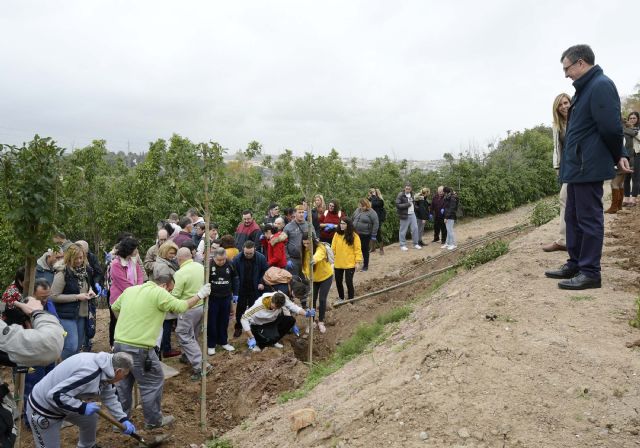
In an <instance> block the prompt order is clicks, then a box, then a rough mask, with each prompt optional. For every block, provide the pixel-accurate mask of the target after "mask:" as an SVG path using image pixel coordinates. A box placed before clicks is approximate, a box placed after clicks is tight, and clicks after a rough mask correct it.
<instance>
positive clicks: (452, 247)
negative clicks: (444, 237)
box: [447, 244, 458, 250]
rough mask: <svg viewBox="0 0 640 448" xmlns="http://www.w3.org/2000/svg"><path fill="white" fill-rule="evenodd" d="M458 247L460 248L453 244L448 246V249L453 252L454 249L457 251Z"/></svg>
mask: <svg viewBox="0 0 640 448" xmlns="http://www.w3.org/2000/svg"><path fill="white" fill-rule="evenodd" d="M456 247H458V246H456V245H455V244H451V245H450V246H447V249H449V250H453V249H455V248H456Z"/></svg>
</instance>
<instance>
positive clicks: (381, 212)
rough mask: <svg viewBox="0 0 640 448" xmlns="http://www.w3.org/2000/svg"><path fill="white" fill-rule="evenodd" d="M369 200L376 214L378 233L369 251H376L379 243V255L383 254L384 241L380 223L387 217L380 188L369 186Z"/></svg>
mask: <svg viewBox="0 0 640 448" xmlns="http://www.w3.org/2000/svg"><path fill="white" fill-rule="evenodd" d="M367 199H369V202H371V208H372V209H373V211H374V212H376V215H378V233H377V235H376V239H375V240H374V241H373V244H372V245H371V252H375V251H376V244H379V245H380V255H384V242H383V241H382V223H384V221H385V220H386V219H387V211H386V210H385V209H384V198H383V197H382V193H381V192H380V189H378V188H374V187H371V188H369V197H368V198H367Z"/></svg>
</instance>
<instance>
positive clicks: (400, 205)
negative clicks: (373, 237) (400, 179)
mask: <svg viewBox="0 0 640 448" xmlns="http://www.w3.org/2000/svg"><path fill="white" fill-rule="evenodd" d="M396 210H397V211H398V218H399V219H400V233H399V235H398V236H399V239H400V250H409V249H407V230H409V229H411V239H412V240H413V247H414V248H415V249H422V246H420V244H418V243H419V241H420V238H419V236H418V221H416V214H415V207H414V205H413V193H412V191H411V184H410V183H406V184H405V186H404V190H402V191H401V192H400V193H398V196H397V197H396Z"/></svg>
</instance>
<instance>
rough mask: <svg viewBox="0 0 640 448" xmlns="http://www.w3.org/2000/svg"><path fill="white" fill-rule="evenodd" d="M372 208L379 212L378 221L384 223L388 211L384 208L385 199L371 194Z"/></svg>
mask: <svg viewBox="0 0 640 448" xmlns="http://www.w3.org/2000/svg"><path fill="white" fill-rule="evenodd" d="M369 202H371V208H372V209H373V210H374V211H375V212H376V213H377V214H378V223H380V225H382V223H383V222H384V221H385V220H386V219H387V211H386V210H385V209H384V199H382V198H379V197H378V196H369Z"/></svg>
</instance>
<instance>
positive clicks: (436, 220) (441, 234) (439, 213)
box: [431, 185, 447, 244]
mask: <svg viewBox="0 0 640 448" xmlns="http://www.w3.org/2000/svg"><path fill="white" fill-rule="evenodd" d="M431 214H432V215H433V242H434V243H437V242H438V241H441V242H442V244H444V243H445V241H447V227H446V226H445V224H444V186H442V185H440V186H439V187H438V191H437V192H436V194H434V195H433V199H431Z"/></svg>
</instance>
